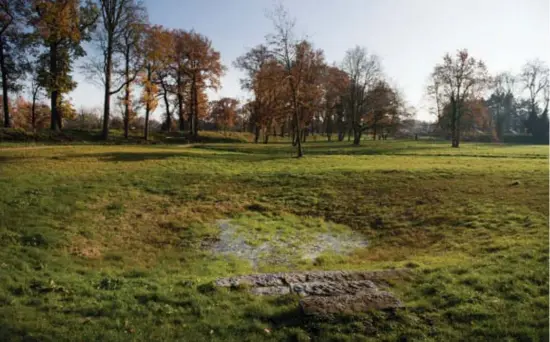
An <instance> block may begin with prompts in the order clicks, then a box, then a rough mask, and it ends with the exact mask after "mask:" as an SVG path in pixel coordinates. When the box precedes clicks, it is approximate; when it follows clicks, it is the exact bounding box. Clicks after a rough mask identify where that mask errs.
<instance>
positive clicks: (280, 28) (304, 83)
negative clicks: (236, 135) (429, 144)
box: [234, 7, 407, 157]
mask: <svg viewBox="0 0 550 342" xmlns="http://www.w3.org/2000/svg"><path fill="white" fill-rule="evenodd" d="M271 19H272V20H273V24H274V28H275V30H274V33H273V34H271V35H268V36H267V37H266V42H265V43H264V44H260V45H258V46H257V47H255V48H253V49H251V50H250V51H248V52H247V53H246V54H244V55H243V56H241V57H239V58H238V59H237V60H236V61H235V63H234V64H235V66H236V67H238V68H239V69H241V70H243V71H244V72H245V74H246V77H245V78H244V79H242V80H241V82H242V88H243V89H244V90H247V91H249V92H251V93H252V94H253V96H254V97H253V100H252V101H250V102H248V103H246V105H245V106H244V108H245V110H246V111H247V112H248V113H249V121H250V124H251V126H252V128H253V130H254V132H255V136H256V138H255V140H256V141H258V138H259V136H260V134H261V133H262V134H263V135H264V142H267V139H268V137H269V134H270V132H272V131H273V130H274V127H280V132H281V134H282V135H284V131H285V129H288V132H289V135H290V136H291V137H292V144H293V145H294V146H296V147H297V155H298V157H300V156H302V155H303V151H302V146H301V143H302V142H303V141H305V137H306V135H307V132H308V130H309V131H314V130H315V126H319V125H322V126H324V127H323V130H324V131H325V132H326V134H327V136H328V139H329V140H330V139H331V136H332V134H333V133H335V132H336V133H337V134H338V139H339V140H342V139H343V138H344V135H345V133H346V132H350V131H351V132H353V137H354V139H353V143H354V144H356V145H358V144H359V143H360V140H361V136H362V134H363V133H364V132H365V131H367V130H370V131H372V132H373V134H374V136H376V134H377V133H380V132H382V131H383V130H389V129H391V128H394V127H397V125H398V124H399V122H400V120H401V119H402V117H403V116H405V115H406V114H407V111H406V110H405V107H404V102H403V100H402V97H401V96H400V94H399V92H398V91H397V90H396V89H395V88H394V87H392V86H391V85H390V84H389V83H388V82H387V81H386V80H385V78H384V75H383V73H382V70H381V66H380V61H379V59H378V58H377V57H376V56H375V55H372V54H369V53H367V51H366V49H365V48H362V47H355V48H353V49H350V50H348V51H347V52H346V56H345V58H344V61H343V62H342V64H341V66H340V67H338V66H336V65H328V64H327V63H326V61H325V58H324V54H323V51H322V50H320V49H315V48H314V47H313V44H312V43H311V42H310V41H308V40H306V39H298V38H296V35H295V32H294V26H295V22H294V20H293V19H292V18H290V17H289V14H288V13H287V12H286V11H285V10H284V8H282V7H279V8H277V9H276V10H275V11H274V12H273V13H272V15H271Z"/></svg>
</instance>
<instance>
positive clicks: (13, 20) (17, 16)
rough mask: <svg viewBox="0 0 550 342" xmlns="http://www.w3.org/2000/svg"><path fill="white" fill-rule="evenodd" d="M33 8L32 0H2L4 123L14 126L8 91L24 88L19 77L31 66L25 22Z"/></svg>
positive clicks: (0, 70)
mask: <svg viewBox="0 0 550 342" xmlns="http://www.w3.org/2000/svg"><path fill="white" fill-rule="evenodd" d="M29 10H30V1H28V0H0V75H1V83H2V101H3V103H2V107H3V111H4V127H11V122H10V112H9V108H10V106H9V104H8V97H9V96H8V93H9V92H12V91H17V90H19V89H20V87H21V84H20V83H19V82H18V80H20V79H21V78H22V75H23V74H24V73H25V71H26V69H27V67H28V63H27V59H26V58H25V57H26V55H25V50H26V45H27V44H26V43H27V40H26V38H27V34H25V32H24V26H25V21H26V16H28V12H29Z"/></svg>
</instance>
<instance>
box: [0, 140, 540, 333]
mask: <svg viewBox="0 0 550 342" xmlns="http://www.w3.org/2000/svg"><path fill="white" fill-rule="evenodd" d="M448 145H449V144H448V143H447V142H441V143H428V142H414V141H408V142H405V141H365V142H363V146H361V147H351V146H349V144H348V143H326V142H317V143H314V142H308V143H306V144H305V146H304V150H305V154H306V157H304V158H302V159H295V158H291V157H292V155H293V153H292V150H291V147H290V146H289V144H286V143H285V144H283V143H274V144H268V145H263V144H259V145H254V144H201V145H151V146H95V145H84V146H28V145H21V144H11V145H9V146H8V147H2V145H0V194H1V195H0V340H2V341H18V340H23V341H65V340H66V341H90V340H98V341H99V340H100V341H117V340H118V341H128V340H136V341H154V340H184V341H260V340H261V341H264V340H274V341H281V340H290V341H308V340H319V341H346V340H349V341H359V340H372V341H378V340H433V341H455V340H462V341H464V340H468V341H472V340H494V341H514V340H520V341H539V340H548V333H549V330H548V305H549V301H548V285H549V284H548V276H549V274H548V257H549V256H548V218H549V213H548V195H549V194H548V185H549V184H548V146H528V145H523V146H512V145H489V144H487V145H485V144H466V143H465V144H463V145H462V146H461V147H460V149H451V148H450V147H449V146H448ZM260 216H261V217H263V218H267V220H268V221H269V219H272V220H277V221H276V222H278V225H279V226H280V225H283V226H284V225H286V227H282V228H281V229H283V231H284V233H285V234H286V235H285V238H286V239H287V240H292V238H293V227H294V225H296V227H315V225H319V226H320V227H325V228H326V224H327V223H328V222H331V223H334V224H337V225H338V227H340V228H339V229H342V230H344V229H349V230H351V231H353V232H354V233H355V234H361V235H362V236H364V238H365V239H367V240H368V241H369V245H368V247H366V248H360V249H357V250H355V251H354V252H353V253H351V254H350V255H335V254H327V255H322V256H320V257H318V258H316V259H315V260H311V261H296V262H293V263H292V264H280V263H277V262H275V261H273V260H272V261H269V260H266V261H263V262H261V263H260V264H259V265H257V268H253V266H252V265H251V264H250V263H249V262H247V261H246V260H241V259H239V258H237V257H227V256H222V255H217V254H214V253H212V252H211V251H210V250H209V249H208V248H205V246H208V242H209V241H215V240H216V239H217V237H218V234H219V230H218V228H217V227H216V226H215V224H214V223H215V222H216V220H218V219H227V218H235V219H236V220H240V221H239V222H248V221H251V220H252V221H258V220H259V219H258V217H260ZM270 227H274V225H269V224H258V226H257V230H258V231H259V232H260V233H261V234H260V235H253V234H251V235H249V236H248V237H247V238H248V239H254V238H255V236H262V239H269V236H270V235H269V234H270V229H273V228H270ZM325 228H323V229H325ZM313 231H314V229H310V228H304V229H300V232H299V234H297V238H298V239H299V240H307V239H308V234H313ZM251 243H253V241H251ZM386 268H408V269H410V270H411V276H410V277H406V278H404V279H400V280H398V281H395V282H394V283H393V284H392V291H393V292H394V293H396V294H397V295H398V296H399V297H400V298H401V299H402V300H403V301H404V302H405V304H406V308H405V309H403V310H399V311H396V312H368V313H362V314H357V315H352V316H339V317H332V318H322V319H321V318H305V317H302V316H301V315H300V312H299V311H298V310H297V303H298V298H296V297H293V296H290V295H287V296H283V297H278V298H260V297H254V296H252V295H248V294H247V293H245V292H243V291H228V290H220V289H216V288H214V287H212V286H211V285H209V284H210V282H211V281H212V280H213V279H215V278H216V277H224V276H230V275H236V274H247V273H252V272H263V271H272V270H277V271H279V270H296V269H320V270H321V269H322V270H333V269H334V270H338V269H361V270H368V269H386ZM266 329H267V330H266Z"/></svg>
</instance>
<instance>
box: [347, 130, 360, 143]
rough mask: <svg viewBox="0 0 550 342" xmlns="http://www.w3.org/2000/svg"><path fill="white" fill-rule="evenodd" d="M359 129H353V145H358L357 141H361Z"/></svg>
mask: <svg viewBox="0 0 550 342" xmlns="http://www.w3.org/2000/svg"><path fill="white" fill-rule="evenodd" d="M361 134H362V132H361V130H360V129H356V130H354V131H353V145H355V146H359V143H360V142H361ZM348 141H349V136H348Z"/></svg>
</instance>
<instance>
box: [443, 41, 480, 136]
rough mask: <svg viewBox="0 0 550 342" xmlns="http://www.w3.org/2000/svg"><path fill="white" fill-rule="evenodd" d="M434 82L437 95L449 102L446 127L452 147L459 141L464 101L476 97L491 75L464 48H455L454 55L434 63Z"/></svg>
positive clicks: (447, 55)
mask: <svg viewBox="0 0 550 342" xmlns="http://www.w3.org/2000/svg"><path fill="white" fill-rule="evenodd" d="M432 79H433V83H434V84H437V85H438V87H437V91H438V92H439V94H436V95H435V96H442V97H443V98H444V99H445V101H447V102H448V103H449V104H450V106H451V107H450V108H451V109H450V118H449V119H450V120H449V130H450V132H451V140H452V147H459V144H460V127H461V125H460V120H461V118H462V116H463V114H464V111H465V109H466V106H465V104H466V102H467V101H472V100H476V99H477V98H478V97H480V96H481V92H482V91H483V90H484V89H485V88H486V87H487V86H488V84H489V82H490V77H489V74H488V72H487V68H486V66H485V64H484V63H483V62H482V61H481V60H477V59H475V58H473V57H471V56H470V55H469V53H468V51H467V50H458V51H457V52H456V55H455V56H454V57H453V56H451V55H450V54H446V55H445V56H444V57H443V63H441V64H437V65H436V66H435V68H434V71H433V73H432Z"/></svg>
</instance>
